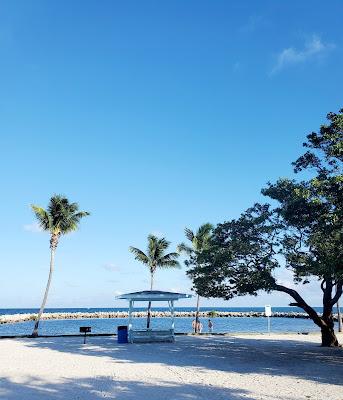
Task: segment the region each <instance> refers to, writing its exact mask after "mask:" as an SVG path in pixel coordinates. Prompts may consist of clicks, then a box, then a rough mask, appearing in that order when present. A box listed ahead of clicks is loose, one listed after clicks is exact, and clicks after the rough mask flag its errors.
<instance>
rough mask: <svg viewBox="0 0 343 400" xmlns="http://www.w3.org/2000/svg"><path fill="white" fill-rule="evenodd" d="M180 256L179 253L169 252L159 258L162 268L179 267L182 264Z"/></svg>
mask: <svg viewBox="0 0 343 400" xmlns="http://www.w3.org/2000/svg"><path fill="white" fill-rule="evenodd" d="M178 257H179V253H168V254H166V255H164V256H163V257H161V258H160V259H159V262H158V265H159V266H160V268H171V267H178V268H180V267H181V266H180V264H179V262H178V261H177V258H178Z"/></svg>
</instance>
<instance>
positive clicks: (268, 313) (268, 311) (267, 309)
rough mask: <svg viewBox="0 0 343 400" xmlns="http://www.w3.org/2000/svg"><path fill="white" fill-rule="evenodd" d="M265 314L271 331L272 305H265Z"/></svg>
mask: <svg viewBox="0 0 343 400" xmlns="http://www.w3.org/2000/svg"><path fill="white" fill-rule="evenodd" d="M264 314H265V316H266V317H267V319H268V333H270V317H271V316H272V307H271V306H269V305H268V306H264Z"/></svg>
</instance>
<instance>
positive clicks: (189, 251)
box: [177, 242, 194, 255]
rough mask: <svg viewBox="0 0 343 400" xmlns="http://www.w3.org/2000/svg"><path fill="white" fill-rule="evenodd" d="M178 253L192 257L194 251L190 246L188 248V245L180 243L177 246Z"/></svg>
mask: <svg viewBox="0 0 343 400" xmlns="http://www.w3.org/2000/svg"><path fill="white" fill-rule="evenodd" d="M177 251H178V253H185V254H187V255H191V254H192V253H193V251H194V250H193V249H192V248H191V247H190V246H187V245H186V243H183V242H182V243H180V244H179V245H178V246H177Z"/></svg>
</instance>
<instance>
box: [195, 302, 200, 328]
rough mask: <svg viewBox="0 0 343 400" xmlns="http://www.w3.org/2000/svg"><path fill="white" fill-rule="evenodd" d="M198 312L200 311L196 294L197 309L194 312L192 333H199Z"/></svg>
mask: <svg viewBox="0 0 343 400" xmlns="http://www.w3.org/2000/svg"><path fill="white" fill-rule="evenodd" d="M199 312H200V296H199V295H197V310H196V313H195V327H194V333H199V332H198V331H199V329H198V325H199Z"/></svg>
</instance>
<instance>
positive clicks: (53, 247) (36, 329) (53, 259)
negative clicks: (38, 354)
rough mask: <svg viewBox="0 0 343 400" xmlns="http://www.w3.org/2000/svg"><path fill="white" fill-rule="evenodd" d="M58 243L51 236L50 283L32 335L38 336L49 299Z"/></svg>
mask: <svg viewBox="0 0 343 400" xmlns="http://www.w3.org/2000/svg"><path fill="white" fill-rule="evenodd" d="M56 246H57V243H55V242H54V240H53V238H51V241H50V249H51V250H50V271H49V278H48V283H47V285H46V289H45V293H44V297H43V302H42V305H41V307H40V310H39V313H38V315H37V319H36V322H35V326H34V328H33V332H32V336H33V337H37V336H38V327H39V322H40V319H41V317H42V314H43V312H44V308H45V304H46V301H47V299H48V294H49V289H50V283H51V278H52V273H53V271H54V261H55V250H56Z"/></svg>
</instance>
